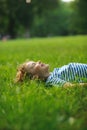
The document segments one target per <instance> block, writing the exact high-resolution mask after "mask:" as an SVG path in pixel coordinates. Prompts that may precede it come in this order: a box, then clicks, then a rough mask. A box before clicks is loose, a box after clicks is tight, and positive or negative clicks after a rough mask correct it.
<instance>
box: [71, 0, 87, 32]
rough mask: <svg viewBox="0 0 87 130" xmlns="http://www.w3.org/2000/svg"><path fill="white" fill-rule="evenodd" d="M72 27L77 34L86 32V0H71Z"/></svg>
mask: <svg viewBox="0 0 87 130" xmlns="http://www.w3.org/2000/svg"><path fill="white" fill-rule="evenodd" d="M72 6H73V17H72V23H73V24H72V29H73V31H74V32H75V33H78V34H87V0H75V2H73V5H72Z"/></svg>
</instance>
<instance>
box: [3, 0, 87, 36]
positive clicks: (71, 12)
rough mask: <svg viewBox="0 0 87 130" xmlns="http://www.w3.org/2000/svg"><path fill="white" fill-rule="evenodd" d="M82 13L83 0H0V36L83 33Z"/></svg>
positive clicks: (86, 17)
mask: <svg viewBox="0 0 87 130" xmlns="http://www.w3.org/2000/svg"><path fill="white" fill-rule="evenodd" d="M27 1H29V0H27ZM86 13H87V1H86V0H71V1H70V2H64V1H62V0H32V1H31V2H26V0H15V1H13V0H0V37H1V38H2V37H3V36H7V37H8V38H22V37H27V38H28V37H51V36H59V35H62V36H67V35H77V34H87V14H86Z"/></svg>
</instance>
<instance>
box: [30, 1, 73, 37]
mask: <svg viewBox="0 0 87 130" xmlns="http://www.w3.org/2000/svg"><path fill="white" fill-rule="evenodd" d="M70 15H71V11H70V5H69V4H65V3H62V2H61V3H60V4H59V6H58V8H56V9H54V10H51V11H48V12H47V13H46V14H45V15H44V16H42V17H38V16H36V17H35V20H34V24H33V27H32V29H31V36H40V37H41V36H42V37H44V36H57V35H68V34H69V33H70V32H69V25H70V20H69V17H70Z"/></svg>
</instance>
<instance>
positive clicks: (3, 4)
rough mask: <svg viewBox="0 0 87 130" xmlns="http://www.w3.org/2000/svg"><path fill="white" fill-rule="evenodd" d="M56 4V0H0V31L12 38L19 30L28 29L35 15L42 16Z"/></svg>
mask: <svg viewBox="0 0 87 130" xmlns="http://www.w3.org/2000/svg"><path fill="white" fill-rule="evenodd" d="M57 6H58V0H41V1H40V0H32V2H31V3H30V4H27V3H26V1H25V0H14V1H13V0H0V15H1V16H0V30H1V31H0V33H2V32H3V33H7V34H9V35H10V36H11V37H12V38H14V37H15V36H16V34H17V33H18V32H20V31H19V30H22V31H23V30H26V29H30V28H31V27H32V25H33V20H34V17H35V16H36V15H38V16H40V17H41V16H42V15H44V14H45V13H46V12H47V11H48V10H51V9H53V8H55V7H57Z"/></svg>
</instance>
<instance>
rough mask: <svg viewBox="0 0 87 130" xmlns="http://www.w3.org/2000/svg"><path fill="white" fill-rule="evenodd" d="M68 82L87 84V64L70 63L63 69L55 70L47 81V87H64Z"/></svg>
mask: <svg viewBox="0 0 87 130" xmlns="http://www.w3.org/2000/svg"><path fill="white" fill-rule="evenodd" d="M66 82H70V83H83V82H87V64H82V63H69V64H68V65H64V66H62V67H61V68H55V69H54V71H53V72H51V74H50V76H49V77H48V78H47V80H46V85H47V86H48V85H52V86H63V85H64V84H65V83H66Z"/></svg>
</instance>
